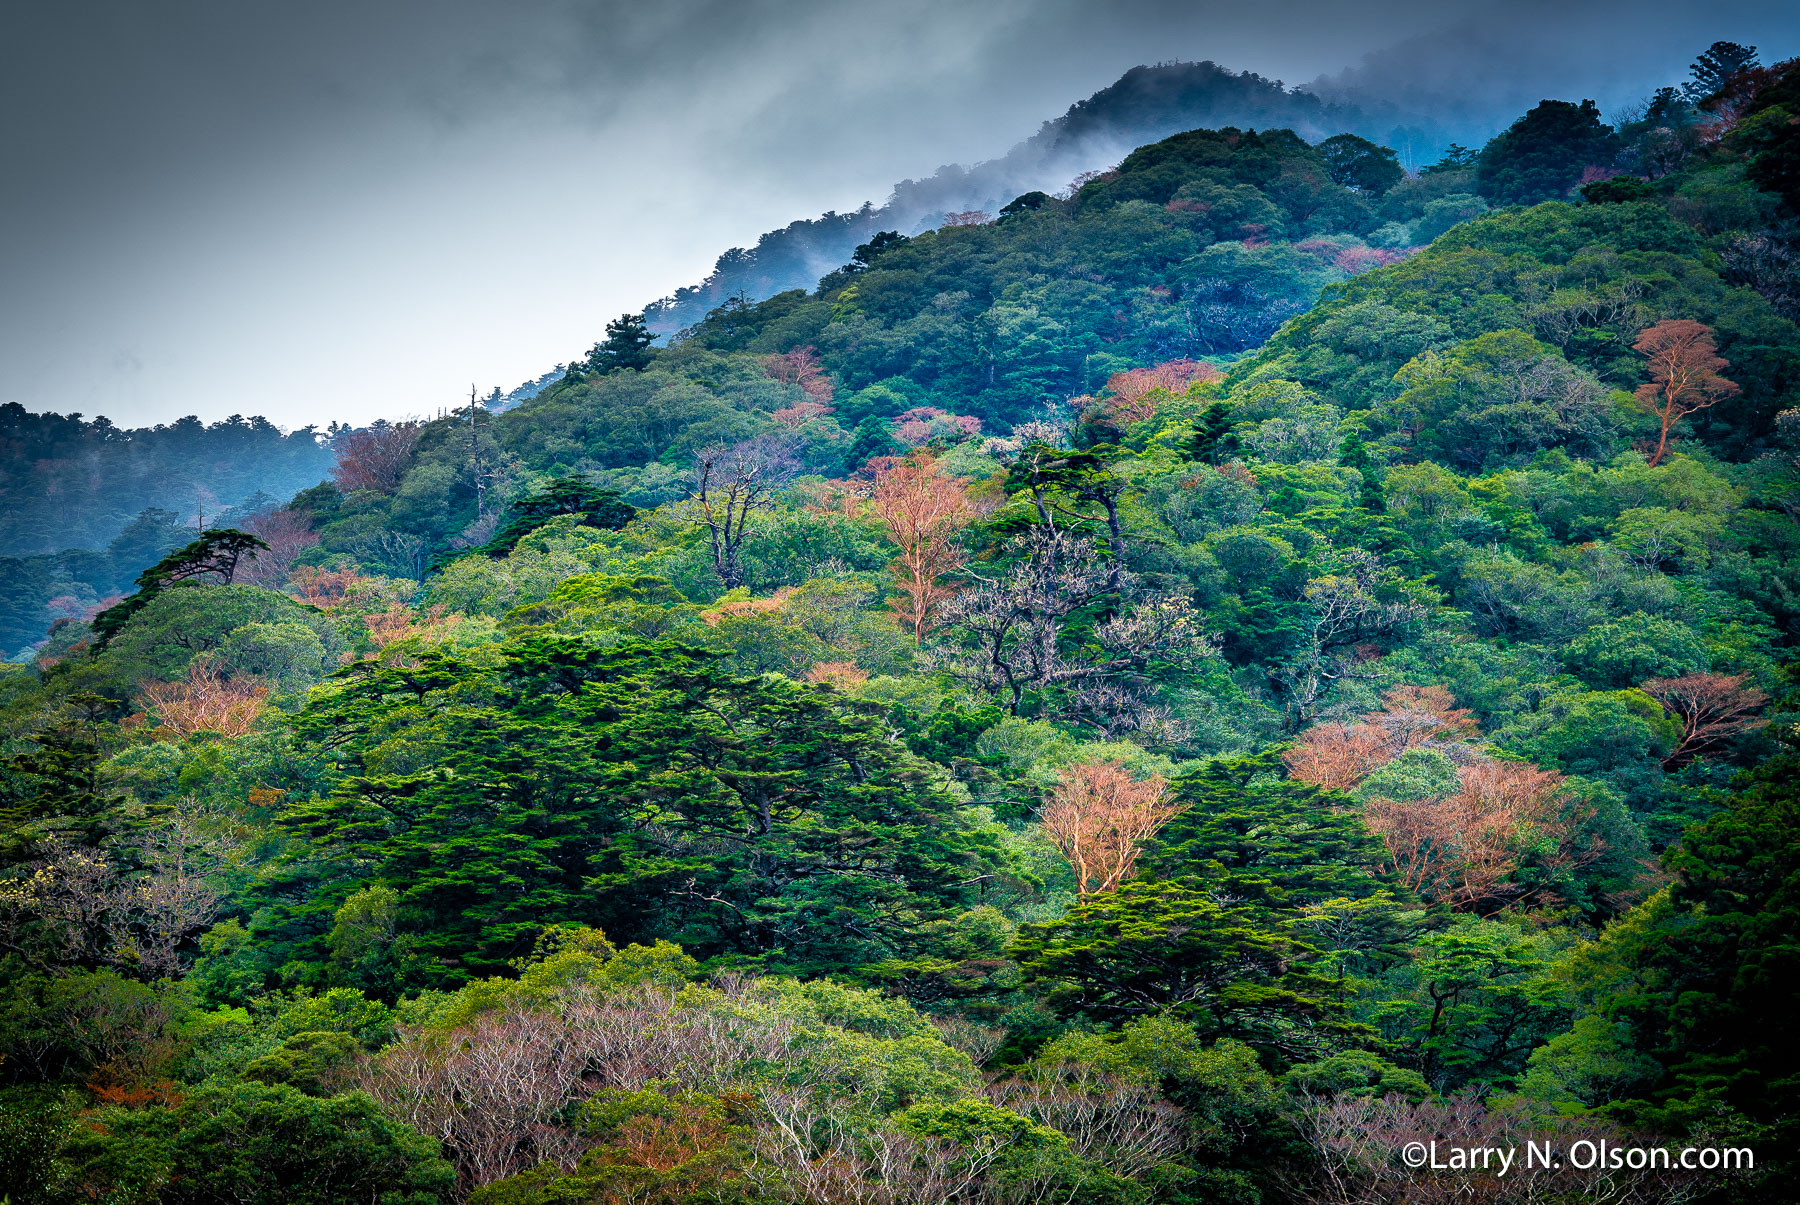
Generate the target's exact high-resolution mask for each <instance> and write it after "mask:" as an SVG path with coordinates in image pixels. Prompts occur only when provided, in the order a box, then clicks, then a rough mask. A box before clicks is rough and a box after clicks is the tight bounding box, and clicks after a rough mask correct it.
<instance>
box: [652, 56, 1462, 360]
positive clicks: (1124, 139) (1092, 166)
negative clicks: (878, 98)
mask: <svg viewBox="0 0 1800 1205" xmlns="http://www.w3.org/2000/svg"><path fill="white" fill-rule="evenodd" d="M1391 125H1392V122H1391V121H1386V122H1383V121H1374V120H1372V119H1370V118H1368V117H1366V116H1365V115H1364V114H1362V113H1361V112H1360V111H1359V110H1358V109H1356V108H1355V107H1354V106H1353V105H1351V104H1347V103H1327V102H1325V101H1322V100H1320V99H1319V98H1318V97H1316V96H1313V95H1310V94H1308V93H1305V92H1300V91H1296V90H1290V89H1288V88H1286V87H1284V86H1283V85H1282V84H1281V83H1280V82H1279V81H1275V80H1269V79H1265V78H1263V77H1262V76H1260V75H1257V74H1255V73H1254V72H1249V71H1244V72H1233V71H1231V70H1228V69H1227V68H1224V67H1221V66H1219V65H1218V64H1216V63H1211V62H1202V63H1169V64H1163V65H1159V66H1155V67H1134V68H1132V69H1131V70H1130V71H1128V72H1126V73H1125V74H1124V75H1123V76H1121V77H1120V79H1119V80H1118V82H1116V83H1114V84H1112V85H1111V86H1109V87H1107V88H1103V89H1101V90H1100V91H1099V92H1096V93H1094V94H1093V95H1092V96H1090V97H1088V98H1086V99H1085V100H1081V101H1078V102H1076V103H1075V104H1074V105H1071V106H1070V107H1069V111H1068V112H1067V113H1065V114H1063V115H1062V116H1061V117H1058V118H1056V119H1054V120H1052V121H1048V122H1045V123H1044V126H1043V128H1042V129H1041V130H1039V131H1038V133H1037V134H1035V135H1034V136H1032V137H1031V138H1029V139H1027V140H1025V141H1024V142H1021V143H1019V144H1018V145H1017V146H1015V147H1014V148H1013V149H1012V150H1010V151H1008V152H1007V153H1006V154H1005V155H1003V156H1001V157H1000V158H998V159H991V160H988V161H987V162H985V163H978V164H976V165H974V166H972V167H962V166H958V165H949V166H945V167H942V168H939V169H938V171H937V173H936V174H934V175H932V176H929V177H927V178H925V179H922V180H902V181H901V182H900V183H899V184H897V185H895V186H894V191H893V193H892V195H891V196H890V197H889V198H888V199H887V201H886V202H885V203H884V204H882V205H880V206H879V207H877V206H874V205H865V206H863V208H861V209H860V210H857V211H856V212H854V213H847V214H841V213H826V214H823V215H821V216H819V217H817V218H812V219H808V220H803V221H797V222H794V223H792V224H790V225H788V226H785V227H783V228H782V229H780V230H774V231H770V232H769V233H768V234H765V235H763V237H762V238H761V239H759V240H758V241H757V244H756V246H755V247H752V248H744V247H734V248H732V249H731V250H729V251H727V252H725V253H724V254H723V255H721V256H720V257H719V259H718V263H717V264H716V265H715V267H714V269H713V272H712V275H710V276H708V277H707V278H706V279H705V280H704V281H701V282H700V283H699V284H697V285H692V286H688V287H686V288H682V289H677V290H676V291H675V292H674V293H673V294H672V295H670V296H668V297H665V298H663V299H662V300H660V301H658V302H656V303H654V304H653V305H651V306H650V307H649V310H648V316H649V320H650V325H651V328H652V329H653V330H655V331H657V332H658V333H659V334H672V333H673V332H675V331H677V330H680V329H681V328H683V327H686V326H691V325H693V324H694V323H695V322H697V321H699V320H700V319H701V318H703V317H704V316H705V315H706V313H707V311H708V310H711V309H713V308H714V307H716V306H718V305H720V304H721V303H723V302H724V301H725V300H726V299H727V298H733V297H743V298H745V299H747V300H750V301H760V300H762V299H763V298H765V297H770V296H773V295H774V294H776V293H780V292H785V291H787V290H788V289H811V288H812V287H813V285H814V284H816V283H817V282H818V280H819V278H820V277H821V276H823V275H825V273H827V272H829V271H831V270H832V269H833V268H836V267H838V266H840V265H842V264H843V263H844V262H845V261H846V260H848V259H849V258H850V255H851V253H852V252H853V251H854V250H855V249H856V247H857V245H858V244H860V243H862V242H865V241H867V239H868V238H869V237H870V236H871V235H873V234H875V233H876V232H877V231H881V230H898V231H901V232H902V233H909V234H916V233H918V232H919V231H921V230H924V229H929V228H931V227H934V226H937V225H939V224H941V223H942V222H943V220H944V216H945V214H947V213H957V212H965V211H970V210H981V211H986V212H988V213H994V212H997V211H998V210H999V208H1000V207H1001V206H1002V205H1004V204H1006V203H1007V202H1008V201H1010V200H1012V199H1013V198H1014V197H1016V196H1019V195H1020V194H1021V193H1026V192H1031V191H1033V190H1041V191H1044V192H1055V191H1058V190H1060V189H1063V188H1065V187H1066V186H1067V185H1068V184H1069V182H1070V180H1072V179H1073V178H1074V177H1075V176H1077V175H1079V174H1080V173H1082V172H1087V171H1094V170H1098V169H1100V168H1104V167H1108V166H1110V165H1112V164H1114V163H1117V162H1118V161H1119V160H1120V159H1121V158H1123V157H1124V156H1125V155H1126V154H1127V153H1129V152H1130V151H1131V149H1132V148H1133V147H1137V146H1142V145H1143V144H1145V143H1149V142H1155V141H1157V140H1159V139H1162V138H1166V137H1168V136H1169V135H1170V134H1175V133H1178V132H1180V131H1182V130H1191V129H1199V128H1211V129H1219V128H1223V127H1225V126H1238V127H1241V128H1244V129H1268V128H1271V127H1279V128H1286V129H1292V130H1294V131H1295V132H1297V133H1299V134H1300V135H1301V136H1302V137H1305V138H1306V139H1308V140H1309V141H1318V140H1319V139H1321V138H1325V137H1328V136H1330V135H1332V134H1338V133H1344V132H1352V133H1359V134H1363V135H1365V136H1367V137H1371V138H1375V139H1376V140H1378V141H1379V140H1383V139H1385V137H1386V135H1387V133H1388V128H1389V127H1390V126H1391ZM1374 127H1380V128H1374ZM1435 149H1436V146H1435V145H1433V146H1431V147H1429V148H1426V147H1424V146H1423V145H1421V146H1420V147H1419V148H1418V150H1419V151H1420V153H1429V152H1432V151H1435Z"/></svg>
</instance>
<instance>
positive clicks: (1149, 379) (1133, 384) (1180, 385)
mask: <svg viewBox="0 0 1800 1205" xmlns="http://www.w3.org/2000/svg"><path fill="white" fill-rule="evenodd" d="M1224 376H1225V374H1224V373H1222V372H1220V371H1219V370H1218V369H1217V368H1214V367H1213V366H1212V365H1211V364H1208V363H1207V362H1206V361H1204V360H1169V361H1166V362H1164V363H1162V364H1156V365H1153V366H1151V367H1149V368H1133V369H1132V370H1131V371H1129V372H1118V373H1114V374H1113V375H1112V376H1111V377H1110V378H1108V379H1107V382H1106V388H1107V389H1108V390H1109V391H1110V392H1111V393H1112V395H1113V401H1112V410H1113V413H1114V414H1116V415H1118V417H1119V418H1120V419H1121V420H1122V421H1124V422H1127V423H1136V422H1142V421H1143V420H1144V419H1147V418H1149V417H1150V416H1151V415H1152V414H1154V413H1155V412H1156V401H1155V399H1154V398H1152V397H1151V396H1150V395H1151V394H1153V393H1155V392H1156V391H1157V390H1162V391H1164V392H1166V393H1170V394H1179V393H1185V392H1187V388H1188V386H1190V385H1192V384H1193V383H1194V382H1196V381H1218V380H1222V379H1224Z"/></svg>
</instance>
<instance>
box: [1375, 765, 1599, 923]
mask: <svg viewBox="0 0 1800 1205" xmlns="http://www.w3.org/2000/svg"><path fill="white" fill-rule="evenodd" d="M1457 777H1458V780H1459V787H1458V789H1457V790H1456V791H1455V792H1454V793H1451V794H1447V795H1442V796H1437V797H1433V798H1426V799H1412V800H1404V801H1401V800H1393V799H1384V798H1380V797H1377V798H1374V799H1371V800H1369V801H1368V802H1367V803H1366V804H1365V805H1364V808H1363V819H1364V820H1365V821H1366V822H1367V823H1368V826H1369V828H1370V830H1371V831H1373V832H1375V833H1377V834H1379V835H1380V836H1381V838H1382V839H1383V840H1384V841H1385V842H1386V843H1387V847H1388V856H1389V858H1390V859H1391V865H1392V867H1393V870H1394V873H1395V874H1396V875H1398V876H1399V877H1400V878H1401V880H1402V881H1404V882H1405V883H1406V885H1407V886H1408V887H1410V888H1412V889H1413V890H1414V891H1416V892H1418V893H1419V894H1420V895H1422V896H1424V897H1426V898H1427V899H1430V900H1435V901H1437V902H1440V903H1446V904H1449V905H1451V906H1452V907H1455V908H1465V909H1470V910H1473V911H1477V912H1483V913H1489V912H1496V911H1499V910H1500V909H1502V908H1504V907H1507V906H1508V905H1512V904H1519V903H1524V902H1526V901H1527V900H1528V899H1529V898H1530V897H1531V896H1532V895H1533V894H1539V893H1542V892H1544V891H1546V890H1549V884H1551V883H1554V882H1555V881H1556V880H1557V878H1558V877H1560V876H1561V875H1562V874H1565V873H1567V872H1569V871H1572V870H1575V869H1577V868H1579V867H1581V866H1584V865H1587V864H1589V863H1591V862H1593V861H1595V860H1596V859H1598V858H1600V857H1601V856H1602V855H1603V854H1605V852H1606V844H1605V842H1603V841H1600V840H1598V839H1597V838H1593V837H1586V838H1585V839H1584V836H1583V834H1582V832H1581V829H1582V827H1583V822H1584V821H1586V820H1587V819H1588V814H1587V808H1586V805H1584V804H1583V803H1582V802H1581V801H1580V800H1579V799H1578V798H1577V797H1576V796H1574V795H1573V794H1572V793H1571V792H1570V791H1569V789H1568V785H1567V783H1566V782H1565V781H1564V779H1563V776H1562V775H1561V774H1559V773H1557V772H1556V771H1555V770H1542V769H1539V768H1538V767H1536V766H1533V765H1531V764H1529V763H1526V762H1503V761H1494V760H1490V759H1482V760H1480V761H1477V762H1474V763H1473V764H1471V765H1467V766H1464V767H1463V768H1462V769H1461V770H1460V771H1459V772H1458V775H1457ZM1528 853H1529V854H1530V855H1531V856H1532V857H1533V858H1534V859H1535V860H1536V862H1537V864H1538V866H1539V867H1540V868H1541V869H1542V870H1543V871H1544V872H1545V874H1543V875H1542V876H1540V880H1539V884H1538V885H1537V886H1532V887H1527V886H1522V885H1520V884H1517V883H1515V882H1512V881H1511V876H1512V873H1513V872H1514V871H1515V870H1517V869H1518V868H1519V865H1520V863H1521V862H1522V861H1523V860H1524V858H1525V856H1526V855H1527V854H1528Z"/></svg>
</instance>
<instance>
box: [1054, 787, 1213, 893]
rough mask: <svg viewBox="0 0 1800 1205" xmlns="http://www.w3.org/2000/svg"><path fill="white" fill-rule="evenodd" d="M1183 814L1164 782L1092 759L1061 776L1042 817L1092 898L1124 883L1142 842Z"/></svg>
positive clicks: (1055, 841) (1077, 882)
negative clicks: (1099, 892)
mask: <svg viewBox="0 0 1800 1205" xmlns="http://www.w3.org/2000/svg"><path fill="white" fill-rule="evenodd" d="M1184 810H1185V806H1184V805H1183V804H1180V803H1177V802H1175V801H1173V800H1171V799H1170V798H1169V787H1168V784H1167V783H1165V782H1164V781H1163V780H1162V779H1161V778H1158V777H1157V776H1155V775H1151V776H1150V777H1149V778H1147V779H1145V780H1143V781H1142V782H1139V781H1138V780H1137V779H1134V778H1133V777H1132V776H1131V775H1130V774H1128V773H1126V771H1125V768H1124V767H1123V766H1121V765H1120V764H1119V763H1118V762H1114V761H1091V762H1077V763H1075V764H1074V765H1072V766H1070V767H1069V768H1068V769H1066V770H1064V771H1063V772H1062V779H1061V781H1060V782H1058V783H1057V784H1056V786H1054V787H1053V788H1051V791H1050V798H1049V800H1048V801H1046V802H1045V804H1044V806H1043V809H1042V810H1041V811H1040V812H1039V813H1038V817H1039V819H1041V820H1042V821H1043V823H1044V832H1045V834H1046V835H1048V836H1049V838H1050V840H1051V841H1052V842H1053V843H1054V844H1055V846H1056V848H1057V849H1059V850H1061V851H1062V855H1063V857H1065V858H1067V859H1068V860H1069V865H1070V866H1073V867H1074V868H1075V882H1076V885H1077V887H1078V889H1079V890H1080V891H1081V894H1083V895H1088V894H1090V893H1092V892H1096V891H1111V890H1112V889H1113V888H1115V887H1117V886H1118V885H1119V884H1120V883H1122V882H1124V881H1125V879H1126V877H1127V876H1129V875H1130V874H1131V868H1132V867H1133V866H1134V865H1135V864H1136V863H1137V857H1138V852H1139V850H1141V849H1142V848H1143V844H1144V842H1145V841H1148V840H1149V839H1150V838H1151V837H1154V836H1155V835H1156V834H1157V832H1158V831H1160V830H1161V829H1162V827H1163V826H1164V825H1165V824H1167V823H1168V822H1169V821H1171V820H1173V819H1174V818H1175V817H1177V816H1179V815H1180V814H1181V813H1182V812H1183V811H1184Z"/></svg>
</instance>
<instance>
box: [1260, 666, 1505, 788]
mask: <svg viewBox="0 0 1800 1205" xmlns="http://www.w3.org/2000/svg"><path fill="white" fill-rule="evenodd" d="M1381 702H1382V709H1381V710H1380V711H1371V712H1369V713H1367V714H1366V715H1364V716H1363V717H1362V719H1361V721H1360V722H1358V723H1354V724H1345V723H1335V724H1316V725H1314V726H1313V727H1311V728H1309V729H1307V731H1306V733H1305V735H1303V736H1302V737H1301V738H1300V739H1299V741H1298V742H1296V743H1295V745H1294V747H1293V748H1292V749H1289V750H1288V751H1287V752H1286V753H1284V754H1282V760H1283V761H1284V762H1286V763H1287V768H1288V774H1289V776H1290V777H1293V778H1296V779H1299V780H1300V781H1301V782H1307V783H1311V784H1312V785H1313V786H1316V787H1325V788H1327V789H1329V790H1333V791H1349V790H1352V789H1354V788H1355V787H1356V786H1357V785H1359V784H1360V783H1361V782H1362V780H1363V779H1365V778H1367V777H1368V776H1369V775H1371V774H1373V773H1374V772H1375V771H1376V770H1378V769H1380V768H1381V767H1382V766H1384V765H1386V764H1387V763H1388V762H1391V761H1393V760H1394V759H1395V758H1396V757H1399V756H1400V755H1401V754H1402V753H1405V752H1406V751H1407V750H1408V749H1416V748H1419V747H1421V746H1432V745H1445V744H1460V743H1462V742H1463V741H1466V740H1467V739H1468V738H1469V737H1471V736H1473V735H1475V732H1476V726H1475V721H1474V720H1473V719H1472V718H1471V717H1470V715H1469V713H1468V711H1467V710H1465V709H1464V708H1460V707H1458V706H1456V700H1455V699H1454V698H1452V697H1451V694H1450V692H1449V691H1448V690H1447V689H1445V688H1444V687H1442V686H1396V687H1394V688H1393V689H1392V690H1390V691H1388V692H1387V693H1386V694H1384V695H1382V696H1381Z"/></svg>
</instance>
